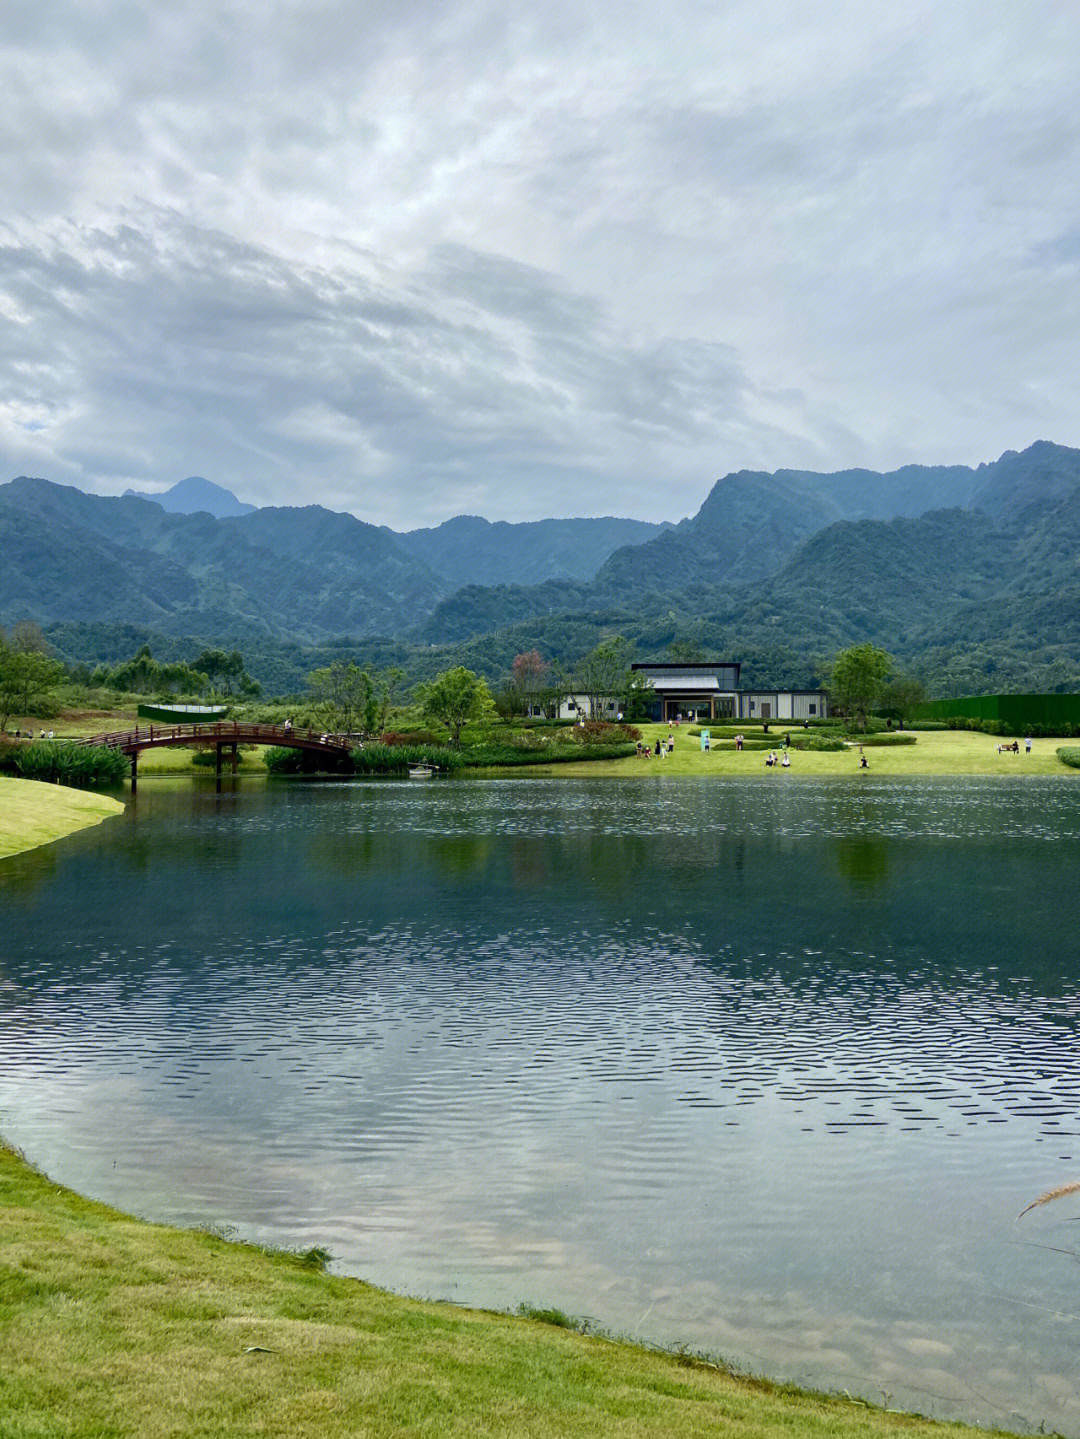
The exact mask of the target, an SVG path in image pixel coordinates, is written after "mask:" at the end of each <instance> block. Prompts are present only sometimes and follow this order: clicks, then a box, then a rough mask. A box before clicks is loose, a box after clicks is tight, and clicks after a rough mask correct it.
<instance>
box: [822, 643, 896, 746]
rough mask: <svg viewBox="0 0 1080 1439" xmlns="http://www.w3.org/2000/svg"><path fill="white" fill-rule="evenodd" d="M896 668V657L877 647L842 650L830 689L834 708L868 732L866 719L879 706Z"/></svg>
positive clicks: (834, 661) (833, 671)
mask: <svg viewBox="0 0 1080 1439" xmlns="http://www.w3.org/2000/svg"><path fill="white" fill-rule="evenodd" d="M892 667H893V658H892V656H891V655H890V654H887V653H886V651H885V650H880V649H878V648H877V646H876V645H872V644H862V645H852V646H851V648H850V649H846V650H841V651H840V653H839V654H838V655H837V656H836V658H835V659H834V660H833V662H832V665H831V666H830V670H829V678H828V683H827V686H826V687H827V689H828V692H829V705H830V707H831V708H832V709H834V710H835V711H836V712H837V713H838V714H841V715H843V716H844V718H845V719H849V720H850V719H854V720H855V722H856V724H857V725H858V726H859V728H860V729H865V728H866V716H867V715H868V714H869V713H870V711H871V710H872V709H874V708H875V707H876V706H877V704H878V701H879V699H880V696H881V692H882V688H883V686H884V683H885V679H886V677H887V676H888V675H889V673H890V672H891V670H892Z"/></svg>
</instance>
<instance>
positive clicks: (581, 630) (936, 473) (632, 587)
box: [0, 442, 1080, 693]
mask: <svg viewBox="0 0 1080 1439" xmlns="http://www.w3.org/2000/svg"><path fill="white" fill-rule="evenodd" d="M628 538H629V540H630V541H634V542H630V543H624V541H626V540H627V539H628ZM0 555H2V556H3V562H2V564H0V622H2V623H4V624H10V623H11V622H12V621H14V620H17V619H21V618H30V619H36V620H38V621H39V622H40V623H41V624H42V625H43V626H51V627H53V630H54V631H55V632H56V633H57V634H58V635H60V634H62V635H63V645H62V650H63V653H64V654H66V655H67V656H68V657H69V658H82V657H84V655H89V654H90V653H91V652H93V654H94V655H95V657H96V658H101V657H103V653H102V651H103V649H104V652H105V654H106V655H107V652H108V647H109V646H110V645H112V644H119V643H121V638H120V637H121V636H122V635H124V634H127V633H130V632H131V630H132V628H135V629H138V630H139V631H140V632H143V631H145V632H147V633H153V634H154V635H155V636H160V637H161V638H162V641H163V642H165V643H168V644H170V645H171V644H172V643H173V642H176V643H179V641H180V639H181V637H183V639H184V642H185V643H187V642H188V641H189V640H192V641H195V640H197V641H198V642H199V643H210V642H213V643H225V642H229V643H237V644H242V645H243V647H244V648H245V653H246V655H248V656H250V655H254V654H258V655H260V656H261V657H262V661H261V662H262V663H263V664H264V666H265V668H264V671H263V673H265V674H267V675H271V674H272V675H274V676H275V682H284V681H285V677H286V676H294V675H297V674H299V675H301V676H302V674H303V673H304V671H303V669H302V666H303V665H304V664H305V663H308V658H307V657H309V656H310V655H312V654H315V653H319V654H325V653H331V652H333V653H352V654H361V655H365V656H382V657H383V658H384V659H385V660H386V662H387V663H390V662H393V663H403V664H405V665H406V668H408V669H409V671H410V673H415V674H417V675H422V674H428V673H431V672H432V670H433V667H438V666H440V665H443V666H445V665H446V664H448V663H453V662H457V661H458V660H459V659H460V660H464V662H466V663H471V664H474V665H475V666H477V667H478V668H480V669H482V670H483V671H484V672H485V673H487V674H489V675H490V676H491V677H492V678H495V679H497V678H499V677H500V676H501V675H502V674H503V673H504V672H505V669H506V667H507V666H508V664H509V662H510V660H512V658H513V655H514V654H515V653H517V652H519V651H520V650H523V649H531V648H534V647H536V648H539V649H540V650H541V651H542V652H543V653H544V654H545V655H546V656H548V657H550V658H553V659H559V660H560V661H563V662H571V661H572V660H573V659H574V658H575V657H576V656H577V655H579V654H580V653H582V652H583V650H584V649H587V648H589V647H591V645H592V644H595V643H596V641H597V639H598V638H602V637H604V636H605V635H611V634H615V633H619V634H623V635H625V636H627V637H628V638H630V639H632V640H634V641H635V643H636V644H637V646H638V653H639V654H641V655H642V657H645V656H646V655H655V656H660V655H662V654H663V653H664V652H665V649H666V646H667V645H668V644H670V643H671V642H672V641H673V640H676V639H677V640H679V641H681V642H683V643H685V642H686V641H687V640H690V641H691V642H693V643H694V644H696V645H698V646H699V647H700V648H703V649H705V650H707V651H714V650H717V649H722V650H724V651H725V652H729V651H730V652H738V654H739V655H740V656H741V657H742V658H743V659H744V679H745V680H746V681H747V683H752V684H759V683H760V684H767V683H772V684H785V683H788V684H809V683H812V682H813V679H814V677H815V675H816V668H815V667H816V665H817V662H818V659H819V658H820V657H821V656H825V655H828V654H830V653H832V652H834V651H835V650H836V649H837V648H838V647H840V646H842V645H846V644H850V643H853V642H856V641H860V640H864V639H869V640H873V641H874V642H875V643H878V644H882V645H883V646H885V648H887V649H889V650H891V651H892V652H893V653H894V654H896V655H898V656H899V657H900V658H902V659H904V660H905V661H906V662H908V663H909V664H911V665H912V666H914V667H915V668H917V669H919V670H920V671H921V672H922V673H923V674H924V675H925V676H926V677H927V679H928V680H929V681H930V683H931V686H932V687H933V688H935V689H938V690H939V691H941V692H951V693H955V692H957V691H958V690H959V689H966V690H968V691H971V690H975V689H980V688H982V689H996V690H1001V689H1007V688H1010V687H1015V686H1016V685H1020V686H1021V687H1026V688H1029V689H1045V690H1053V689H1056V688H1060V687H1061V686H1062V685H1065V684H1075V685H1077V686H1080V451H1078V450H1073V449H1066V448H1064V447H1062V446H1058V445H1053V444H1050V443H1048V442H1039V443H1037V444H1035V445H1032V446H1031V447H1030V448H1028V449H1027V450H1024V451H1022V452H1019V453H1017V452H1014V451H1009V452H1006V453H1005V454H1004V455H1002V456H1001V458H1000V459H998V460H995V461H993V462H992V463H989V464H984V465H980V466H978V467H977V468H974V469H968V468H963V467H949V468H934V467H918V466H908V467H906V468H905V469H902V470H897V471H895V472H893V473H891V474H886V475H875V474H872V473H870V472H867V471H841V472H838V473H836V474H829V475H817V474H812V473H809V472H805V471H790V470H788V471H779V472H777V473H776V474H774V475H768V474H763V473H758V472H752V471H740V472H739V473H737V474H732V475H727V476H725V477H724V478H723V479H721V480H719V481H717V483H716V484H715V485H714V486H713V487H712V489H711V490H710V491H709V493H708V495H707V496H706V497H705V500H704V501H703V503H702V505H701V507H700V509H699V510H698V512H697V513H696V514H695V515H694V516H692V517H691V518H689V519H687V520H683V521H682V522H680V523H679V524H677V525H673V526H669V527H667V528H661V527H657V526H652V525H645V524H639V523H638V522H635V521H630V520H619V519H610V518H609V519H600V520H592V519H581V520H549V521H538V522H535V523H531V524H523V525H505V524H490V523H489V522H487V521H486V520H481V519H478V518H476V517H470V516H459V517H458V518H457V519H455V520H450V521H447V523H446V524H444V525H440V526H438V527H437V528H435V529H429V530H414V531H410V532H409V533H407V534H404V535H402V534H396V533H394V532H393V531H391V530H387V529H382V528H378V527H376V526H373V525H369V524H365V523H364V522H363V521H361V520H359V519H357V518H356V517H355V516H352V515H347V514H337V513H335V512H333V511H330V510H326V509H323V508H321V507H320V506H317V505H310V506H305V507H302V508H297V509H286V508H266V509H259V510H252V511H250V512H249V513H245V514H241V515H233V516H225V517H222V518H216V517H215V516H213V515H212V514H211V513H209V512H208V511H207V510H205V509H202V510H199V511H198V512H197V513H191V514H188V513H170V512H168V511H166V510H165V509H163V507H162V506H161V504H160V503H158V502H157V500H156V499H155V500H154V501H153V502H148V501H147V500H145V499H141V498H138V497H136V496H124V497H117V498H112V497H102V496H97V495H86V494H83V493H81V492H80V491H78V490H75V489H71V488H67V487H64V486H60V485H54V484H51V483H49V482H47V481H45V480H40V479H38V480H35V479H27V478H20V479H18V480H13V481H11V482H10V483H9V484H7V485H3V486H0ZM533 577H538V579H537V580H536V582H530V581H531V580H532V579H533ZM492 579H494V580H495V581H497V582H484V581H491V580H492ZM155 642H156V641H155ZM109 657H112V658H119V657H120V656H119V655H116V656H109ZM387 657H392V658H387ZM371 662H374V660H372V661H371ZM250 668H251V669H252V672H253V673H255V674H256V675H258V674H259V669H258V667H257V665H254V664H253V665H251V666H250Z"/></svg>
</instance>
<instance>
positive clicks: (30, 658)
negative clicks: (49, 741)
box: [0, 640, 64, 734]
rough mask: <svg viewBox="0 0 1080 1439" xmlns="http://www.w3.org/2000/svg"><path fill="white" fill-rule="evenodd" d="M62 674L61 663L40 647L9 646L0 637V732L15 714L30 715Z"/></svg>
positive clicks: (56, 683) (57, 682)
mask: <svg viewBox="0 0 1080 1439" xmlns="http://www.w3.org/2000/svg"><path fill="white" fill-rule="evenodd" d="M63 677H64V666H63V665H62V664H61V663H60V661H59V660H54V659H53V658H52V656H51V655H45V654H42V653H41V651H40V650H16V649H12V647H11V645H10V644H9V643H8V642H7V640H0V734H2V733H3V732H4V731H5V730H6V729H7V722H8V720H9V719H10V717H11V716H12V715H13V714H15V715H30V714H33V713H34V712H35V710H36V709H37V708H38V706H39V705H40V704H42V702H43V701H45V700H47V699H48V698H49V696H50V694H51V693H52V691H53V690H54V689H55V688H56V686H57V685H58V684H59V683H60V681H61V680H62V679H63Z"/></svg>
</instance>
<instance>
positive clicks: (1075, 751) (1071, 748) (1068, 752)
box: [1057, 744, 1080, 769]
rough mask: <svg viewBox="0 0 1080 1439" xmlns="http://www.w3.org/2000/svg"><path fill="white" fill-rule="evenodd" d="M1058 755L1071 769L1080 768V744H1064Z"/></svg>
mask: <svg viewBox="0 0 1080 1439" xmlns="http://www.w3.org/2000/svg"><path fill="white" fill-rule="evenodd" d="M1057 757H1058V759H1059V760H1060V761H1061V763H1062V764H1067V765H1068V766H1069V768H1070V769H1080V746H1077V745H1074V744H1063V745H1061V746H1060V747H1059V749H1058V752H1057Z"/></svg>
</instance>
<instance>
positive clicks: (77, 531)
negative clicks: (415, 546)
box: [0, 478, 447, 642]
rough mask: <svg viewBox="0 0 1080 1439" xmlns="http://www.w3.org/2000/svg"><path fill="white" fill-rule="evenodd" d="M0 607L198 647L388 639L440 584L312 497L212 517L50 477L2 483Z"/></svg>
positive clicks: (384, 540)
mask: <svg viewBox="0 0 1080 1439" xmlns="http://www.w3.org/2000/svg"><path fill="white" fill-rule="evenodd" d="M0 553H3V555H4V564H3V566H2V567H0V615H2V616H3V617H4V619H5V620H6V621H10V620H13V619H23V618H25V619H34V620H37V621H39V622H40V623H42V624H47V623H49V622H50V621H57V620H72V619H78V620H84V621H95V620H98V621H105V622H125V621H126V622H129V623H130V622H133V621H134V622H137V623H141V624H148V625H151V626H152V627H153V628H154V629H155V630H158V631H160V632H162V633H164V634H185V635H195V636H197V637H199V638H200V639H203V640H205V641H207V642H211V641H215V640H219V639H220V640H225V639H232V638H233V637H235V636H236V635H238V634H241V633H244V634H252V633H263V634H266V635H274V636H277V637H278V638H286V637H289V638H300V639H307V640H315V639H319V638H322V637H325V636H326V635H328V634H345V633H351V634H355V635H368V634H373V633H379V632H388V633H392V632H394V631H396V630H399V629H401V628H403V627H407V626H408V625H410V624H415V623H416V622H417V621H418V620H419V619H421V618H422V617H423V616H424V615H425V614H426V613H429V612H430V610H431V608H432V606H433V605H434V604H435V602H436V601H437V600H438V598H439V597H440V596H441V595H443V594H445V593H446V588H447V586H446V584H445V582H444V581H442V580H441V579H440V578H439V577H438V576H437V575H434V574H432V573H431V571H430V570H428V569H427V568H426V567H425V566H424V565H422V564H420V563H419V562H418V561H417V560H414V559H413V558H412V556H411V555H408V554H406V553H405V552H404V551H403V550H402V549H401V548H400V546H399V545H398V544H397V543H396V541H395V540H394V539H393V538H392V537H391V536H389V535H387V534H386V533H385V532H384V531H383V530H380V529H379V528H377V527H376V526H375V525H366V524H364V523H363V522H362V521H361V520H358V519H356V518H355V517H354V516H353V515H343V514H335V513H334V512H333V511H330V510H324V509H321V508H320V507H319V506H317V505H310V506H306V507H304V508H303V509H297V510H274V509H267V510H255V511H253V512H252V513H251V514H247V515H242V516H238V517H235V518H228V519H221V520H218V519H215V518H214V517H213V516H212V515H210V514H208V513H206V512H205V511H202V512H199V513H196V514H190V515H187V514H169V513H167V512H166V511H165V510H163V509H162V508H161V506H160V505H158V504H154V503H151V502H150V501H147V500H141V499H136V498H134V497H121V498H111V497H103V496H100V495H86V494H83V493H81V492H80V491H79V490H75V489H71V488H69V487H65V486H62V485H53V484H49V483H48V482H47V481H45V480H32V479H25V478H23V479H18V480H13V481H12V482H11V483H10V484H8V485H4V486H2V487H0Z"/></svg>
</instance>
